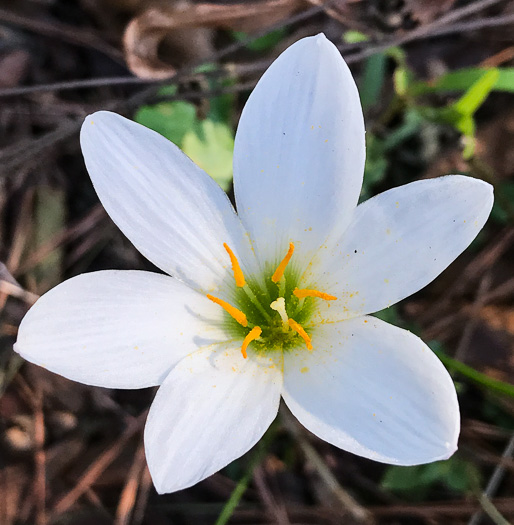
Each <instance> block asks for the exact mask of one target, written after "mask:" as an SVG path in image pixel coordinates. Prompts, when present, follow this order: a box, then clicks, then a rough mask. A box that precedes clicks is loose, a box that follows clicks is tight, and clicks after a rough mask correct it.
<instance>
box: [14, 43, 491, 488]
mask: <svg viewBox="0 0 514 525" xmlns="http://www.w3.org/2000/svg"><path fill="white" fill-rule="evenodd" d="M81 145H82V151H83V154H84V158H85V162H86V166H87V169H88V171H89V174H90V176H91V179H92V181H93V185H94V187H95V189H96V191H97V193H98V196H99V198H100V200H101V202H102V203H103V205H104V206H105V209H106V210H107V212H108V213H109V215H110V216H111V217H112V219H113V220H114V222H115V223H116V224H117V225H118V226H119V228H120V229H121V230H122V231H123V232H124V233H125V234H126V235H127V237H128V238H129V239H130V240H131V241H132V243H133V244H134V245H135V246H136V248H137V249H138V250H139V251H140V252H141V253H142V254H143V255H144V256H145V257H147V258H148V259H149V260H150V261H152V262H153V263H154V264H155V265H156V266H158V267H159V268H160V269H162V270H163V271H164V272H166V274H167V275H161V274H156V273H150V272H145V271H100V272H95V273H90V274H85V275H79V276H77V277H74V278H72V279H70V280H68V281H66V282H64V283H62V284H61V285H59V286H57V287H56V288H54V289H53V290H51V291H50V292H48V293H47V294H45V295H44V296H43V297H41V299H39V301H37V303H36V304H35V305H34V306H33V307H32V308H31V310H30V311H29V312H28V313H27V315H26V316H25V318H24V319H23V321H22V323H21V326H20V330H19V334H18V340H17V342H16V345H15V350H16V351H17V352H19V353H20V354H21V355H22V356H23V357H25V358H26V359H27V360H29V361H31V362H33V363H36V364H38V365H41V366H44V367H46V368H48V369H49V370H51V371H53V372H56V373H58V374H61V375H63V376H65V377H68V378H70V379H73V380H75V381H80V382H82V383H86V384H89V385H97V386H103V387H109V388H144V387H149V386H154V385H159V387H160V388H159V390H158V391H157V394H156V397H155V400H154V402H153V404H152V406H151V409H150V413H149V416H148V421H147V424H146V428H145V436H144V437H145V446H146V455H147V461H148V465H149V468H150V472H151V475H152V478H153V481H154V484H155V486H156V488H157V490H158V492H160V493H165V492H172V491H176V490H180V489H183V488H186V487H189V486H191V485H193V484H195V483H197V482H198V481H200V480H202V479H204V478H206V477H207V476H209V475H211V474H213V473H214V472H216V471H218V470H219V469H221V468H223V467H224V466H225V465H227V464H228V463H230V462H231V461H232V460H234V459H236V458H238V457H239V456H241V455H242V454H244V453H245V452H246V451H248V450H249V449H250V448H251V447H253V446H254V445H255V443H256V442H257V441H258V440H259V439H260V438H261V436H262V435H263V434H264V432H265V431H266V429H267V428H268V427H269V425H270V424H271V422H272V421H273V420H274V419H275V417H276V415H277V410H278V407H279V402H280V397H281V396H282V397H283V399H284V401H285V403H286V404H287V406H288V407H289V408H290V409H291V411H292V412H293V414H294V415H295V416H296V417H297V418H298V419H299V421H300V422H301V423H302V424H303V425H304V426H305V427H306V428H307V429H309V430H310V431H311V432H313V433H314V434H316V435H317V436H319V437H320V438H321V439H324V440H326V441H328V442H329V443H332V444H333V445H335V446H337V447H340V448H342V449H344V450H347V451H350V452H353V453H355V454H358V455H360V456H364V457H367V458H371V459H374V460H376V461H381V462H385V463H392V464H398V465H415V464H419V463H426V462H430V461H435V460H439V459H445V458H448V457H449V456H450V455H451V454H453V452H454V451H455V450H456V444H457V438H458V434H459V408H458V403H457V396H456V393H455V388H454V385H453V382H452V380H451V378H450V376H449V375H448V373H447V372H446V370H445V368H444V367H443V365H442V364H441V362H440V361H439V360H438V359H437V357H436V356H435V355H434V354H433V353H432V351H431V350H430V349H429V348H428V347H427V346H426V345H425V344H424V343H423V342H422V341H421V340H420V339H419V338H418V337H416V336H414V335H413V334H411V333H410V332H408V331H406V330H402V329H399V328H397V327H395V326H392V325H390V324H388V323H385V322H383V321H381V320H379V319H377V318H375V317H371V316H370V315H369V314H372V313H373V312H377V311H379V310H382V309H383V308H386V307H388V306H390V305H392V304H394V303H396V302H397V301H400V300H401V299H403V298H405V297H407V296H409V295H411V294H412V293H414V292H416V291H418V290H420V289H421V288H423V287H424V286H425V285H427V284H428V283H429V282H430V281H432V280H433V279H434V278H435V277H436V276H437V275H438V274H439V273H440V272H441V271H443V270H444V269H445V268H446V267H447V266H448V265H449V264H450V263H451V262H452V261H453V260H454V259H455V258H456V257H457V256H458V255H459V254H460V253H461V252H462V251H463V250H464V249H465V248H466V247H467V246H468V245H469V244H470V242H471V241H472V240H473V239H474V238H475V236H476V235H477V233H478V232H479V231H480V229H481V228H482V226H483V225H484V223H485V221H486V220H487V217H488V215H489V212H490V210H491V206H492V202H493V195H492V188H491V186H490V185H489V184H487V183H485V182H483V181H480V180H476V179H473V178H468V177H464V176H460V175H455V176H447V177H441V178H438V179H431V180H422V181H419V182H413V183H411V184H407V185H405V186H401V187H399V188H396V189H392V190H390V191H386V192H385V193H382V194H380V195H378V196H376V197H374V198H372V199H370V200H368V201H367V202H365V203H363V204H360V205H358V206H357V201H358V198H359V193H360V190H361V185H362V175H363V168H364V157H365V150H364V123H363V116H362V110H361V106H360V102H359V95H358V92H357V88H356V86H355V83H354V81H353V79H352V76H351V74H350V71H349V69H348V67H347V65H346V64H345V62H344V61H343V59H342V58H341V56H340V54H339V52H338V51H337V49H336V48H335V46H334V45H333V44H331V43H330V42H329V41H328V40H327V39H326V38H325V37H324V36H323V35H318V36H315V37H311V38H305V39H303V40H300V41H299V42H297V43H296V44H294V45H293V46H291V47H290V48H289V49H288V50H286V51H285V52H284V53H283V54H282V55H281V56H280V57H279V58H278V59H277V60H276V61H275V62H274V63H273V64H272V66H271V67H270V68H269V69H268V71H267V72H266V73H265V74H264V76H263V77H262V78H261V80H260V82H259V83H258V85H257V87H256V88H255V90H254V91H253V93H252V95H251V96H250V98H249V100H248V102H247V104H246V106H245V108H244V111H243V113H242V116H241V120H240V123H239V127H238V130H237V135H236V141H235V149H234V187H235V196H236V202H237V211H238V213H237V214H236V213H235V211H234V209H233V207H232V205H231V203H230V201H229V200H228V198H227V196H226V195H225V193H224V192H223V191H222V190H221V189H220V188H219V186H218V185H217V184H216V183H215V182H214V181H213V180H212V179H211V178H210V177H209V176H208V175H207V174H206V173H204V172H203V171H202V170H201V169H200V168H198V167H197V166H196V165H195V164H193V162H192V161H191V160H190V159H189V158H188V157H186V156H185V155H184V154H183V153H182V152H181V151H180V150H179V149H178V148H177V147H175V146H174V145H173V144H171V143H170V142H168V141H167V140H166V139H165V138H163V137H161V136H160V135H158V134H157V133H154V132H153V131H150V130H148V129H146V128H144V127H142V126H140V125H138V124H135V123H133V122H131V121H129V120H127V119H125V118H123V117H121V116H119V115H115V114H113V113H108V112H99V113H95V114H93V115H91V116H89V117H87V118H86V121H85V122H84V125H83V127H82V133H81Z"/></svg>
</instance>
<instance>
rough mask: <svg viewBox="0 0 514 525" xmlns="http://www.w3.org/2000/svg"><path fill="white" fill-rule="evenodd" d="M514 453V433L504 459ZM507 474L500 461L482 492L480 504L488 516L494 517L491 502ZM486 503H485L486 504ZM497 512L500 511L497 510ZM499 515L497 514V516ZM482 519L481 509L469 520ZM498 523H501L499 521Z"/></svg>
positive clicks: (472, 523)
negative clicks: (491, 511) (491, 512)
mask: <svg viewBox="0 0 514 525" xmlns="http://www.w3.org/2000/svg"><path fill="white" fill-rule="evenodd" d="M513 454H514V434H512V436H511V438H510V439H509V442H508V443H507V446H506V447H505V450H504V451H503V454H502V459H511V458H512V456H513ZM504 474H505V467H504V465H503V464H502V463H499V464H498V465H496V468H495V469H494V471H493V474H492V476H491V478H490V479H489V482H488V483H487V486H486V488H485V490H484V492H483V494H482V498H479V500H480V504H481V505H482V508H483V509H484V510H485V511H486V512H487V514H488V516H489V517H490V518H491V519H493V520H494V518H492V516H491V514H490V512H488V511H489V510H491V507H490V505H493V504H492V502H491V498H492V497H493V495H494V494H495V493H496V491H497V490H498V487H499V485H500V483H501V481H502V479H503V476H504ZM484 504H485V505H484ZM493 508H494V510H496V507H494V505H493ZM496 512H498V511H497V510H496ZM496 517H497V516H496ZM481 519H482V512H481V511H480V510H479V511H477V512H476V513H475V514H473V516H472V518H471V519H470V520H469V522H468V525H478V524H479V523H480V520H481ZM496 523H499V522H498V521H497V522H496Z"/></svg>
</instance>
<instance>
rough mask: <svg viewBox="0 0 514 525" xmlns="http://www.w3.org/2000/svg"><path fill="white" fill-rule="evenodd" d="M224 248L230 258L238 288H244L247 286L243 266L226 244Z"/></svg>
mask: <svg viewBox="0 0 514 525" xmlns="http://www.w3.org/2000/svg"><path fill="white" fill-rule="evenodd" d="M223 247H224V248H225V250H227V253H228V256H229V257H230V262H231V263H232V271H233V272H234V279H235V281H236V286H239V287H240V288H242V287H243V286H244V285H245V276H244V275H243V271H242V270H241V266H239V261H238V260H237V257H236V256H235V255H234V252H233V251H232V250H231V249H230V247H229V245H228V244H227V243H226V242H224V243H223Z"/></svg>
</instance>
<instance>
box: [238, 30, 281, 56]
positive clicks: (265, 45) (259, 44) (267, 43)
mask: <svg viewBox="0 0 514 525" xmlns="http://www.w3.org/2000/svg"><path fill="white" fill-rule="evenodd" d="M232 35H233V36H234V38H235V39H236V40H237V41H238V42H241V41H243V40H245V39H247V38H248V37H249V35H248V34H246V33H243V32H242V31H232ZM286 35H287V30H286V28H280V29H276V30H275V31H271V32H270V33H268V34H267V35H264V36H261V37H260V38H256V39H255V40H252V41H251V42H250V43H249V44H247V46H246V47H247V48H248V49H250V50H252V51H268V50H270V49H273V48H274V47H275V46H276V45H277V44H278V43H279V42H280V41H281V40H282V39H283V38H284V37H285V36H286Z"/></svg>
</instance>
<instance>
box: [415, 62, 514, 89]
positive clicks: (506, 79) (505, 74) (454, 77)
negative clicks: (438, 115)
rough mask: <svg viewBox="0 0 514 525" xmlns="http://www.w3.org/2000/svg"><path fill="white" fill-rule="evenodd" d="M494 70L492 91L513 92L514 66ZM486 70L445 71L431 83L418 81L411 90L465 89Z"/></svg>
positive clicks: (473, 68)
mask: <svg viewBox="0 0 514 525" xmlns="http://www.w3.org/2000/svg"><path fill="white" fill-rule="evenodd" d="M495 70H496V71H497V72H498V78H497V79H496V81H495V83H494V85H493V88H492V89H493V91H506V92H508V93H514V68H512V67H510V68H496V69H495ZM488 71H491V69H490V68H478V67H472V68H466V69H459V70H457V71H452V72H450V73H446V74H445V75H443V76H442V77H440V78H438V79H437V80H436V81H435V82H433V83H427V82H419V83H417V84H416V85H415V86H413V91H414V92H415V93H416V94H421V93H434V92H441V91H466V90H467V89H469V88H470V87H471V86H472V85H473V84H474V83H475V82H476V81H477V80H479V79H480V78H481V77H482V76H483V75H484V73H487V72H488Z"/></svg>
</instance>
